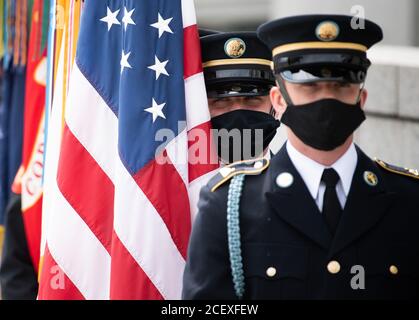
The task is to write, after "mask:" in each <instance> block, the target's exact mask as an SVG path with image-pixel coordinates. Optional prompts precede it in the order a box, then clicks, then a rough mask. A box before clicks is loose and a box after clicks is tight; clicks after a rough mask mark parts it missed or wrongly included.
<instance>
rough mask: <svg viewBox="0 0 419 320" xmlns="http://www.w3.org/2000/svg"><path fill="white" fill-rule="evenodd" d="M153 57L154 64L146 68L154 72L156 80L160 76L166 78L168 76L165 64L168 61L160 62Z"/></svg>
mask: <svg viewBox="0 0 419 320" xmlns="http://www.w3.org/2000/svg"><path fill="white" fill-rule="evenodd" d="M154 57H155V58H154V64H153V65H152V66H148V67H147V68H149V69H151V70H154V71H156V80H157V79H158V78H159V77H160V75H161V74H164V75H166V76H168V75H169V74H168V73H167V71H166V64H167V63H168V62H169V60H166V61H163V62H160V60H159V58H157V56H154Z"/></svg>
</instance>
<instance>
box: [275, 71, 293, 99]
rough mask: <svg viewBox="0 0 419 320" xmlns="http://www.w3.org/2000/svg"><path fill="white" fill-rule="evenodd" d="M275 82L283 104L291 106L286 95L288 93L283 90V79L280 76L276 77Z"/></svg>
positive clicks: (288, 96)
mask: <svg viewBox="0 0 419 320" xmlns="http://www.w3.org/2000/svg"><path fill="white" fill-rule="evenodd" d="M276 80H277V84H278V88H279V91H280V92H281V94H282V97H283V98H284V100H285V102H286V103H287V106H289V105H292V101H291V98H290V95H289V94H288V91H287V89H286V88H285V82H284V79H283V78H282V77H281V76H278V77H276Z"/></svg>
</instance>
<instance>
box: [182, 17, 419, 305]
mask: <svg viewBox="0 0 419 320" xmlns="http://www.w3.org/2000/svg"><path fill="white" fill-rule="evenodd" d="M351 20H352V17H350V16H342V15H305V16H294V17H287V18H283V19H279V20H275V21H271V22H268V23H266V24H263V25H262V26H260V27H259V29H258V36H259V38H260V39H261V40H262V41H263V42H264V43H266V44H267V46H268V47H269V48H270V49H271V50H272V53H273V62H274V73H275V77H276V83H277V86H276V87H274V88H272V89H271V92H270V97H271V101H272V104H273V107H274V108H275V111H276V112H277V113H278V114H279V115H280V116H281V122H282V123H283V124H285V125H286V126H287V135H288V140H287V142H286V144H285V145H284V146H283V147H282V149H281V150H280V151H279V152H278V153H277V154H276V155H275V156H274V157H273V158H272V159H271V161H269V160H266V159H260V160H252V161H247V162H240V163H234V164H231V165H229V166H226V167H224V168H222V170H221V171H220V172H219V173H218V174H217V175H216V176H215V177H214V178H213V179H212V180H210V182H209V183H208V185H207V186H205V187H204V188H203V189H202V190H201V194H200V202H199V205H198V206H199V212H198V215H197V218H196V220H195V222H194V225H193V230H192V234H191V239H190V246H189V251H188V259H187V263H186V268H185V273H184V286H183V298H184V299H235V298H243V299H413V298H418V296H419V232H418V231H417V230H419V209H418V200H417V199H418V198H419V173H418V171H417V170H412V169H405V168H401V167H397V166H393V165H390V164H387V163H386V162H384V161H382V160H378V159H376V160H372V159H371V158H369V157H368V156H367V155H366V154H365V153H364V152H363V151H362V150H361V149H360V148H359V147H358V146H357V145H355V144H354V143H353V132H354V131H355V130H356V129H357V127H358V126H359V125H360V124H361V123H362V122H363V121H364V119H365V115H364V112H363V106H364V104H365V101H366V98H367V91H366V90H365V89H364V81H365V77H366V74H367V69H368V67H369V66H370V61H369V60H368V58H367V54H366V51H367V49H369V48H370V47H371V46H372V45H374V44H375V43H377V42H379V41H380V40H381V39H382V30H381V28H380V27H379V26H378V25H377V24H375V23H373V22H371V21H369V20H365V28H363V29H359V28H358V29H357V28H352V25H351ZM377 143H379V142H378V141H377Z"/></svg>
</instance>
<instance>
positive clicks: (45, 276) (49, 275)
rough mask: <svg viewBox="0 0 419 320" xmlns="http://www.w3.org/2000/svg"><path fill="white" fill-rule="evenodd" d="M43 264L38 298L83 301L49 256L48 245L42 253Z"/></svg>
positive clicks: (80, 294) (81, 296)
mask: <svg viewBox="0 0 419 320" xmlns="http://www.w3.org/2000/svg"><path fill="white" fill-rule="evenodd" d="M44 259H45V260H44V261H45V264H44V265H43V268H42V271H41V272H42V275H41V276H42V280H43V281H41V282H40V284H39V291H38V296H39V297H42V299H48V300H66V299H71V300H84V297H83V295H82V293H81V292H80V291H79V290H78V289H77V287H76V286H75V285H74V283H73V282H72V281H71V280H70V279H69V278H68V277H67V275H66V274H65V273H64V271H63V270H62V269H61V268H60V266H59V265H58V264H57V262H55V260H54V258H53V256H52V255H51V253H50V251H49V249H48V244H47V245H46V247H45V251H44Z"/></svg>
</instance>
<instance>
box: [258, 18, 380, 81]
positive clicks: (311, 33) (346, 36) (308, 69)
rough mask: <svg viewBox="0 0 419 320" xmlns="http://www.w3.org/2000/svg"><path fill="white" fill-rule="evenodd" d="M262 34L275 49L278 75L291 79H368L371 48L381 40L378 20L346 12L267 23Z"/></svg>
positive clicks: (259, 29) (263, 39)
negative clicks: (358, 16) (368, 54)
mask: <svg viewBox="0 0 419 320" xmlns="http://www.w3.org/2000/svg"><path fill="white" fill-rule="evenodd" d="M257 34H258V37H259V38H260V39H261V40H262V41H263V42H264V43H265V44H266V45H267V46H268V47H269V48H270V49H271V51H272V55H273V61H274V73H275V75H281V76H282V78H283V79H285V80H287V81H290V82H297V83H304V82H314V81H344V82H350V83H362V82H364V81H365V77H366V74H367V70H368V68H369V66H370V65H371V62H370V61H369V60H368V58H367V54H366V52H367V50H368V49H369V48H370V47H371V46H373V45H374V44H376V43H377V42H379V41H381V40H382V38H383V32H382V30H381V28H380V27H379V26H378V25H377V24H375V23H374V22H372V21H370V20H366V19H359V18H357V17H352V16H346V15H302V16H293V17H287V18H283V19H278V20H274V21H270V22H267V23H265V24H263V25H261V26H260V27H259V28H258V30H257Z"/></svg>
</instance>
